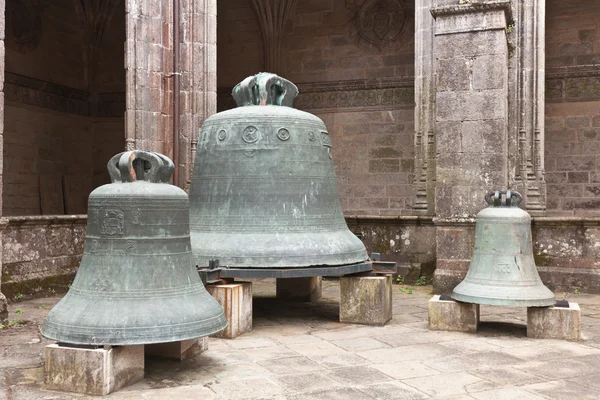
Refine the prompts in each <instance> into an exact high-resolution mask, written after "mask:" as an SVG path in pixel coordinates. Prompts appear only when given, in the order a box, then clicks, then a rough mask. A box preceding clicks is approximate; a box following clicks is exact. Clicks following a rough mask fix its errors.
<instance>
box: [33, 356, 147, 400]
mask: <svg viewBox="0 0 600 400" xmlns="http://www.w3.org/2000/svg"><path fill="white" fill-rule="evenodd" d="M44 373H45V384H46V389H50V390H60V391H63V392H75V393H84V394H90V395H100V396H102V395H106V394H109V393H112V392H114V391H116V390H119V389H120V388H122V387H124V386H127V385H130V384H132V383H135V382H137V381H139V380H141V379H143V378H144V346H143V345H139V346H119V347H111V348H108V349H82V348H75V347H65V346H59V345H57V344H51V345H49V346H46V348H45V349H44Z"/></svg>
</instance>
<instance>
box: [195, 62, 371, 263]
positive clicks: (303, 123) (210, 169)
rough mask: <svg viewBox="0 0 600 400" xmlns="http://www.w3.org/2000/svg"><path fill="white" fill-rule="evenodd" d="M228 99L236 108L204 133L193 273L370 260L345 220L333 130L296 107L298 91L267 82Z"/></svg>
mask: <svg viewBox="0 0 600 400" xmlns="http://www.w3.org/2000/svg"><path fill="white" fill-rule="evenodd" d="M232 94H233V97H234V99H235V101H236V102H237V105H238V107H237V108H234V109H232V110H228V111H224V112H220V113H218V114H215V115H213V116H211V117H210V118H208V119H207V120H206V121H205V122H204V125H203V126H202V128H201V130H200V137H199V141H198V150H197V153H196V159H195V164H194V173H193V178H192V184H191V188H190V231H191V236H192V252H193V254H194V261H195V262H196V264H197V265H198V266H200V267H206V266H208V264H209V261H210V260H211V259H218V260H219V261H220V263H221V264H222V265H224V266H227V267H238V268H265V269H268V268H297V267H310V266H339V265H347V264H353V263H362V262H364V261H365V260H367V252H366V249H365V247H364V245H363V244H362V242H361V241H360V240H359V239H358V238H357V237H356V236H355V235H354V234H353V233H352V232H350V230H348V226H347V225H346V221H345V220H344V215H343V214H342V208H341V204H340V198H339V194H338V189H337V183H336V179H335V172H334V169H333V158H332V152H331V138H330V137H329V133H328V132H327V127H326V126H325V124H324V123H323V121H321V120H320V119H319V118H317V117H316V116H314V115H312V114H309V113H306V112H303V111H300V110H296V109H294V108H292V104H293V101H294V98H295V97H296V95H297V94H298V89H297V88H296V86H295V85H294V84H293V83H292V82H290V81H288V80H285V79H283V78H280V77H279V76H277V75H274V74H269V73H261V74H258V75H255V76H251V77H248V78H246V79H245V80H244V81H242V82H241V83H240V84H238V85H237V86H236V87H235V88H234V89H233V93H232Z"/></svg>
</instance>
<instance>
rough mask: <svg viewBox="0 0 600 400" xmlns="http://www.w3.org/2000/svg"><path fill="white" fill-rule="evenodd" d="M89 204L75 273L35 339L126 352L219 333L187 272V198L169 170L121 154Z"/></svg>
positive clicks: (219, 323)
mask: <svg viewBox="0 0 600 400" xmlns="http://www.w3.org/2000/svg"><path fill="white" fill-rule="evenodd" d="M108 170H109V173H110V176H111V178H112V182H113V183H111V184H108V185H104V186H101V187H99V188H97V189H96V190H94V191H93V192H92V193H91V194H90V197H89V203H88V225H87V233H86V242H85V249H84V254H83V258H82V260H81V265H80V266H79V270H78V271H77V276H76V277H75V280H74V282H73V284H72V286H71V288H70V289H69V292H68V293H67V295H66V296H65V297H64V298H63V299H62V300H61V301H60V302H59V303H58V304H57V305H56V306H55V307H54V308H53V309H52V310H51V311H50V313H49V314H48V316H47V317H46V321H45V322H44V326H43V328H42V335H43V336H44V337H46V338H48V339H53V340H57V341H59V342H63V343H72V344H83V345H104V344H108V345H133V344H150V343H163V342H171V341H180V340H186V339H193V338H197V337H201V336H207V335H210V334H212V333H215V332H218V331H220V330H222V329H223V328H225V327H226V326H227V321H226V319H225V316H224V314H223V309H222V308H221V306H220V305H219V304H218V303H217V302H216V301H215V300H214V299H213V298H212V297H211V296H210V295H209V294H208V293H207V291H206V289H204V286H203V284H202V282H201V280H200V277H199V276H198V272H197V271H196V269H195V268H194V266H193V265H192V259H191V251H190V236H189V220H188V218H189V214H188V204H189V202H188V197H187V195H186V193H185V192H184V191H183V190H181V189H180V188H178V187H176V186H173V185H170V184H168V183H167V182H168V181H169V179H170V178H171V175H172V173H173V163H172V161H171V160H170V159H168V158H167V157H165V156H163V155H161V154H158V153H150V152H145V151H129V152H125V153H121V154H118V155H116V156H115V157H113V158H112V159H111V160H110V161H109V163H108Z"/></svg>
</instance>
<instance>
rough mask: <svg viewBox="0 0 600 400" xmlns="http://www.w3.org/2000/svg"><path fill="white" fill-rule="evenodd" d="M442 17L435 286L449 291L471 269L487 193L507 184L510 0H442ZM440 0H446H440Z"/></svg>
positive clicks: (437, 43) (438, 10)
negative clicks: (465, 0)
mask: <svg viewBox="0 0 600 400" xmlns="http://www.w3.org/2000/svg"><path fill="white" fill-rule="evenodd" d="M437 3H438V4H436V5H434V6H433V7H432V8H431V13H432V15H433V16H434V18H435V19H436V23H435V34H434V54H435V67H434V68H435V74H436V77H437V82H436V87H435V96H436V101H435V144H436V169H435V179H436V188H435V210H436V218H435V222H436V225H437V229H436V242H437V245H436V246H437V248H436V252H437V268H436V272H435V281H434V286H435V287H434V289H435V291H436V292H438V293H439V292H447V291H450V290H451V289H452V288H453V287H454V286H455V285H456V284H458V283H459V282H460V281H461V280H462V278H463V277H464V275H465V274H466V271H467V270H468V267H469V263H470V258H471V252H472V249H473V246H472V244H473V239H472V238H473V228H474V217H475V215H476V214H477V212H479V211H480V210H481V209H482V208H484V207H485V206H486V203H485V201H484V195H485V193H486V192H487V191H488V190H490V189H492V188H506V187H507V184H508V164H507V160H508V141H507V124H508V43H507V37H506V28H507V25H508V21H510V20H511V16H510V1H509V0H494V1H490V2H487V3H486V2H484V3H465V4H458V1H457V0H456V1H452V2H450V1H447V0H446V1H443V2H442V1H441V0H438V2H437ZM439 3H442V4H439Z"/></svg>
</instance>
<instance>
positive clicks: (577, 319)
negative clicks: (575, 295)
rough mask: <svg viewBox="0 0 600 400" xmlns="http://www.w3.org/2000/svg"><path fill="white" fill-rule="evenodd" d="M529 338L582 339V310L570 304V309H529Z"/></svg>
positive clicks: (576, 305) (575, 304) (574, 304)
mask: <svg viewBox="0 0 600 400" xmlns="http://www.w3.org/2000/svg"><path fill="white" fill-rule="evenodd" d="M527 337H530V338H536V339H563V340H579V339H581V309H580V308H579V304H577V303H572V302H569V308H562V307H528V308H527Z"/></svg>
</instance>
